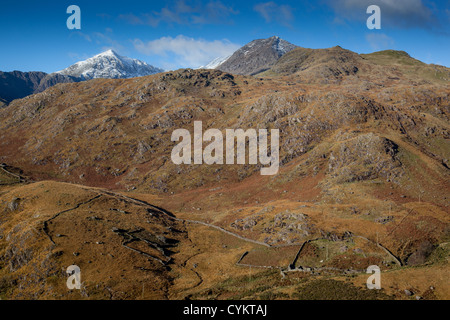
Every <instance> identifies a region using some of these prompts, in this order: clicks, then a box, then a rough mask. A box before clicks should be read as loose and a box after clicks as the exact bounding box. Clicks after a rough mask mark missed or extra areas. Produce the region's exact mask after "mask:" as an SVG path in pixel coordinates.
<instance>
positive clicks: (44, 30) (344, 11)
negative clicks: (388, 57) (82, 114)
mask: <svg viewBox="0 0 450 320" xmlns="http://www.w3.org/2000/svg"><path fill="white" fill-rule="evenodd" d="M371 4H375V5H379V6H380V8H381V14H382V22H381V23H382V25H381V27H382V28H381V30H369V29H368V28H367V26H366V20H367V18H368V17H369V14H367V13H366V9H367V7H368V6H369V5H371ZM69 5H78V6H79V7H80V8H81V30H69V29H68V28H67V27H66V21H67V18H68V17H69V14H67V13H66V10H67V7H68V6H69ZM273 35H277V36H280V37H281V38H283V39H285V40H287V41H290V42H292V43H294V44H296V45H298V46H302V47H307V48H329V47H333V46H336V45H340V46H341V47H343V48H346V49H350V50H352V51H355V52H358V53H369V52H373V51H379V50H384V49H396V50H404V51H407V52H408V53H409V54H410V55H411V56H413V57H415V58H417V59H419V60H422V61H424V62H426V63H435V64H440V65H445V66H447V67H450V54H449V52H450V0H318V1H304V0H296V1H289V0H286V1H265V0H255V1H253V0H239V1H238V0H204V1H203V0H173V1H152V0H146V1H135V0H128V1H120V2H119V1H101V0H97V1H92V0H91V1H84V0H71V1H46V0H41V1H35V0H33V1H8V0H7V1H5V0H1V3H0V41H1V50H0V70H2V71H12V70H21V71H45V72H54V71H58V70H61V69H64V68H66V67H68V66H69V65H71V64H73V63H75V62H77V61H80V60H84V59H86V58H88V57H91V56H93V55H95V54H98V53H100V52H102V51H105V50H107V49H114V50H115V51H117V52H118V53H119V54H122V55H125V56H129V57H131V58H137V59H140V60H143V61H145V62H147V63H149V64H152V65H155V66H158V67H162V68H164V69H176V68H181V67H199V66H201V65H204V64H207V63H208V62H209V61H211V60H212V59H214V58H216V57H218V56H222V55H227V54H230V53H232V52H233V51H234V50H236V49H237V48H239V47H240V46H242V45H245V44H246V43H248V42H250V41H252V40H254V39H261V38H268V37H271V36H273Z"/></svg>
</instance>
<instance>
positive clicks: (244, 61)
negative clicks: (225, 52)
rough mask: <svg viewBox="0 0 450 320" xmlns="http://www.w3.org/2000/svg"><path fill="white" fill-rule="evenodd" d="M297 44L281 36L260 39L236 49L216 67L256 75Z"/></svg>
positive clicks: (235, 72)
mask: <svg viewBox="0 0 450 320" xmlns="http://www.w3.org/2000/svg"><path fill="white" fill-rule="evenodd" d="M295 48H297V46H295V45H293V44H292V43H289V42H287V41H285V40H283V39H280V38H279V37H271V38H268V39H258V40H254V41H252V42H250V43H249V44H247V45H245V46H243V47H242V48H240V49H239V50H238V51H236V52H235V53H234V54H233V55H232V56H231V57H230V58H228V59H227V60H226V61H225V62H224V63H222V64H220V65H219V66H218V67H216V69H218V70H221V71H224V72H230V73H233V74H241V75H255V74H258V73H261V72H263V71H265V70H268V69H269V68H270V67H271V66H272V65H274V64H275V63H276V62H277V61H278V59H280V58H281V57H282V56H283V55H285V54H286V53H288V52H290V51H292V50H294V49H295Z"/></svg>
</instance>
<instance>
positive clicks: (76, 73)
mask: <svg viewBox="0 0 450 320" xmlns="http://www.w3.org/2000/svg"><path fill="white" fill-rule="evenodd" d="M163 71H164V70H162V69H159V68H156V67H153V66H151V65H149V64H147V63H145V62H143V61H140V60H137V59H131V58H128V57H124V56H120V55H119V54H117V53H116V52H115V51H113V50H108V51H105V52H102V53H100V54H98V55H96V56H94V57H92V58H89V59H87V60H84V61H80V62H77V63H75V64H74V65H72V66H70V67H68V68H66V69H64V70H61V71H58V72H56V73H58V74H62V75H66V76H72V77H76V78H80V79H82V80H90V79H95V78H109V79H119V78H135V77H142V76H148V75H151V74H155V73H159V72H163Z"/></svg>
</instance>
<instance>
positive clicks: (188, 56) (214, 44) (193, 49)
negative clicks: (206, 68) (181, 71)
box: [133, 35, 240, 68]
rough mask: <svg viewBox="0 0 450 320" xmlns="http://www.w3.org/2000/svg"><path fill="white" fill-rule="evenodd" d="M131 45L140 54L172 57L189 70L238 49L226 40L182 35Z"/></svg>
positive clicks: (136, 40)
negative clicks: (211, 39) (209, 39)
mask: <svg viewBox="0 0 450 320" xmlns="http://www.w3.org/2000/svg"><path fill="white" fill-rule="evenodd" d="M133 44H134V47H135V49H136V50H137V51H139V52H140V53H142V54H145V55H158V56H162V57H167V56H169V55H173V56H174V57H175V62H176V63H177V64H178V65H181V66H184V67H190V68H197V67H200V66H203V65H206V64H208V63H209V62H210V61H212V60H213V59H215V58H217V57H222V56H227V55H230V54H232V53H233V52H234V51H236V50H237V49H239V48H240V45H238V44H235V43H232V42H230V41H228V40H214V41H207V40H204V39H194V38H190V37H186V36H183V35H179V36H177V37H175V38H172V37H162V38H160V39H156V40H152V41H148V42H143V41H142V40H140V39H135V40H134V41H133Z"/></svg>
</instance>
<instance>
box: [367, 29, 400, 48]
mask: <svg viewBox="0 0 450 320" xmlns="http://www.w3.org/2000/svg"><path fill="white" fill-rule="evenodd" d="M366 40H367V42H368V43H369V45H370V47H371V48H372V49H373V50H375V51H379V50H387V49H392V48H393V47H394V44H395V41H394V39H392V38H391V37H389V36H387V35H386V34H384V33H368V34H366Z"/></svg>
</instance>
